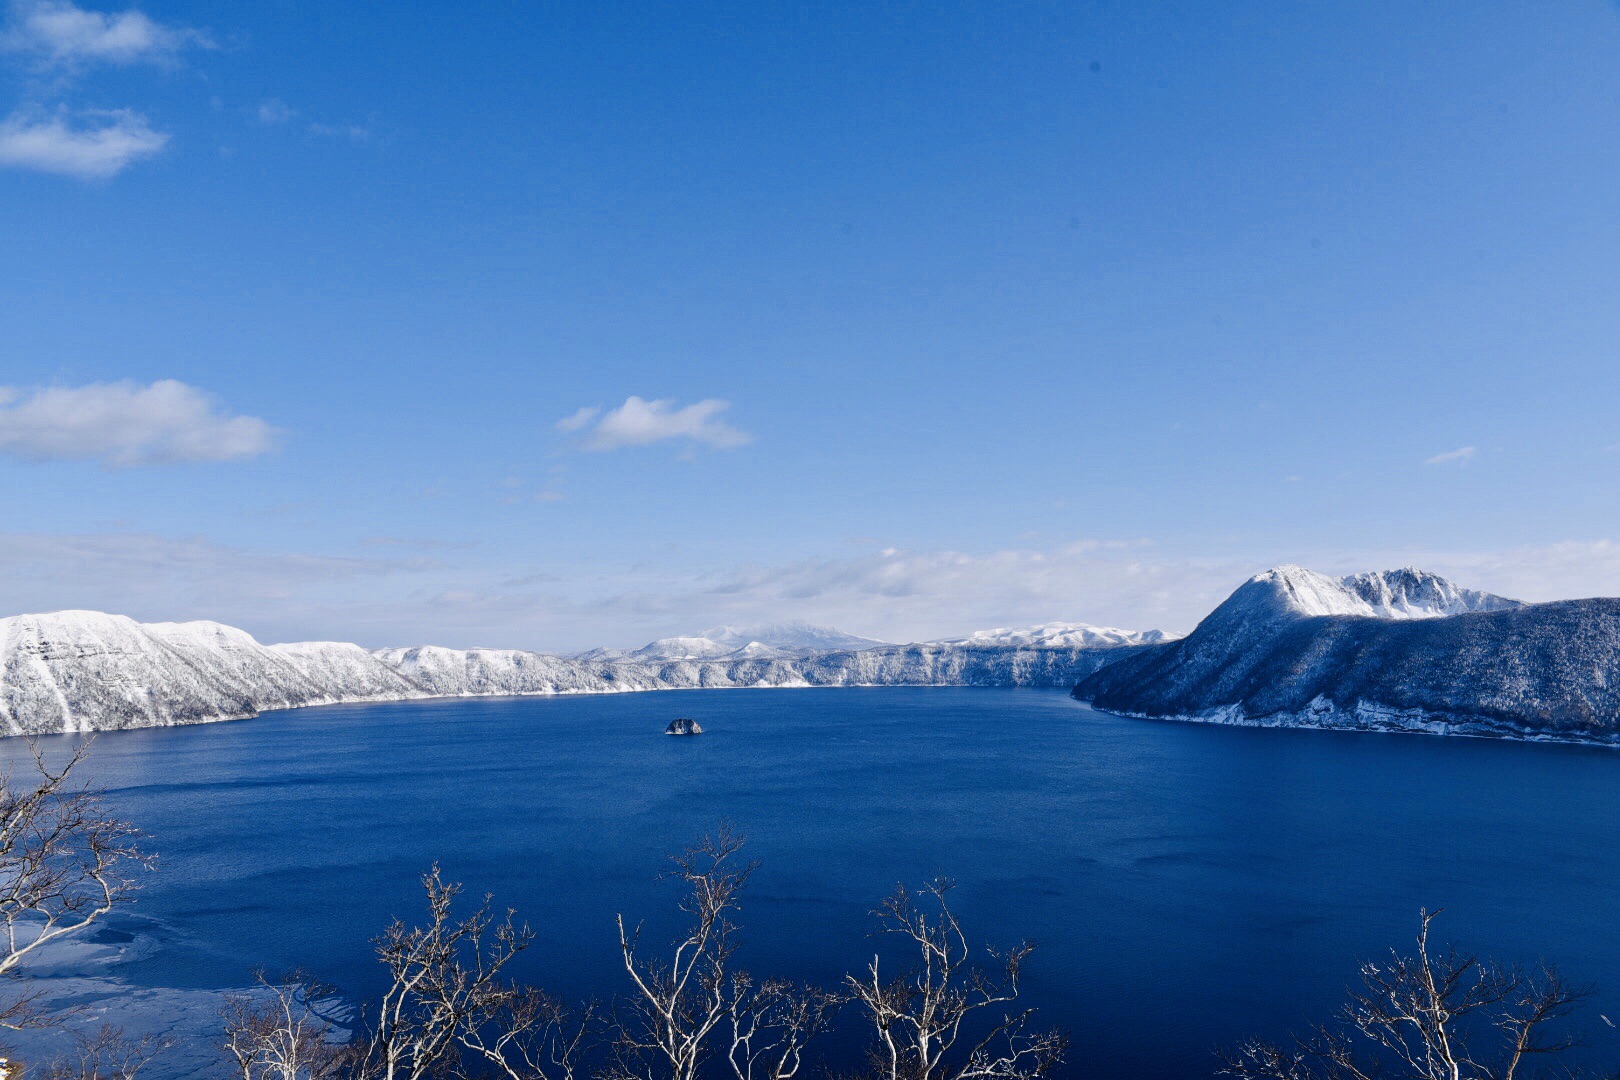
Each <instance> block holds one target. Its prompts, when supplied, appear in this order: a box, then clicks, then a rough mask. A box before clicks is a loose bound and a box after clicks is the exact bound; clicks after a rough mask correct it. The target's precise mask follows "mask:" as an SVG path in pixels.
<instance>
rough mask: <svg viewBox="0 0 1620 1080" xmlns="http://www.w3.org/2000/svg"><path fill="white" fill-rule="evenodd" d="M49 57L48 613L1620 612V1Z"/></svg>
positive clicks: (261, 630)
mask: <svg viewBox="0 0 1620 1080" xmlns="http://www.w3.org/2000/svg"><path fill="white" fill-rule="evenodd" d="M0 34H3V37H0V70H3V78H0V93H3V94H4V95H5V99H4V100H0V251H3V252H4V259H3V261H0V317H3V323H0V325H3V333H0V387H5V388H6V390H4V391H0V399H4V400H3V403H0V486H3V490H4V493H5V502H4V505H5V507H6V509H7V510H8V511H9V513H8V514H7V515H6V520H5V521H3V522H0V565H4V566H5V567H6V570H7V572H6V573H5V574H4V575H3V576H0V610H4V611H6V612H20V611H32V610H48V609H55V608H62V607H93V608H99V609H104V610H115V611H122V612H125V613H127V614H130V615H134V616H136V617H138V618H143V619H164V618H217V619H221V620H224V621H228V622H232V623H235V624H238V625H241V626H243V627H244V628H246V629H248V630H250V631H251V632H253V633H255V634H256V635H258V636H260V637H261V638H264V639H266V640H283V639H289V638H312V637H332V638H343V639H352V640H360V641H362V642H364V643H366V644H372V645H382V644H407V643H415V642H419V641H433V642H439V643H443V644H451V645H470V644H489V645H513V646H524V647H534V648H543V649H556V650H570V649H578V648H585V647H589V646H593V645H599V644H610V645H632V644H637V643H639V642H641V641H644V640H646V639H648V638H650V637H654V636H658V635H661V634H666V633H671V632H677V631H683V630H684V631H692V630H697V629H701V628H702V627H704V626H708V625H712V624H715V623H721V622H739V621H750V620H758V619H763V618H778V619H788V618H805V619H809V620H812V621H817V622H828V623H834V624H836V625H839V626H841V627H843V628H845V629H847V630H849V631H852V632H857V633H863V634H868V635H871V636H877V637H884V638H888V639H892V640H911V639H916V638H926V637H933V636H942V635H946V634H955V633H962V632H966V631H969V630H973V629H976V628H980V627H984V626H990V625H1003V624H1008V623H1018V622H1031V621H1041V620H1046V619H1076V620H1086V621H1092V622H1099V623H1106V624H1114V625H1124V626H1127V627H1132V628H1146V627H1154V626H1159V627H1164V628H1166V629H1187V628H1189V627H1190V626H1191V625H1192V623H1193V622H1195V621H1196V620H1197V618H1198V617H1199V616H1200V615H1201V614H1203V613H1204V612H1205V611H1207V610H1208V608H1209V607H1210V606H1212V605H1213V604H1214V603H1215V602H1217V601H1218V600H1219V599H1220V598H1221V597H1222V596H1223V595H1224V594H1225V593H1226V592H1227V591H1229V590H1230V589H1231V588H1232V587H1233V586H1234V585H1235V584H1237V583H1238V582H1239V581H1241V580H1242V578H1243V577H1244V576H1246V575H1247V574H1249V573H1252V572H1254V571H1256V570H1258V569H1262V568H1264V567H1265V566H1268V565H1271V564H1274V563H1278V562H1299V563H1304V564H1306V565H1310V566H1313V567H1315V568H1317V569H1322V570H1328V571H1341V572H1348V571H1351V570H1359V569H1366V568H1381V567H1384V566H1391V565H1401V564H1404V563H1408V562H1415V563H1418V564H1419V565H1423V566H1426V567H1428V568H1431V569H1435V570H1438V571H1441V572H1448V573H1451V574H1453V575H1455V576H1456V577H1458V578H1459V579H1461V580H1462V581H1463V583H1465V584H1470V585H1475V586H1478V587H1484V588H1493V589H1497V590H1499V591H1503V592H1507V593H1510V594H1512V595H1517V596H1521V597H1524V598H1526V599H1534V600H1539V599H1552V598H1557V597H1562V596H1574V595H1593V594H1600V593H1602V594H1614V593H1617V592H1620V543H1617V541H1620V522H1617V517H1616V501H1615V490H1616V481H1617V480H1620V430H1617V425H1616V424H1615V421H1614V414H1615V407H1616V404H1617V402H1620V364H1617V363H1616V360H1617V351H1620V350H1617V346H1620V303H1617V302H1616V294H1617V285H1620V272H1617V270H1616V268H1617V267H1620V212H1617V211H1620V205H1617V204H1620V7H1617V6H1616V5H1615V4H1613V3H1605V2H1598V0H1582V2H1577V0H1548V2H1546V3H1541V4H1534V5H1527V4H1517V3H1514V4H1509V3H1500V4H1495V3H1456V4H1448V3H1436V4H1423V5H1412V4H1403V3H1388V4H1376V3H1357V4H1322V5H1295V4H1284V3H1276V4H1263V3H1234V4H1219V5H1216V4H1207V3H1162V4H1126V3H1118V4H1087V3H1066V4H1034V3H1031V4H1017V3H1015V4H1000V3H997V4H990V3H986V4H949V5H910V4H906V5H900V4H879V5H873V4H847V5H840V4H822V5H814V6H797V5H757V4H742V3H738V4H704V3H693V4H685V5H676V6H671V5H664V4H656V5H655V4H629V3H626V4H611V3H605V4H564V5H551V4H506V3H500V4H495V3H491V4H455V5H451V4H411V3H395V4H387V5H383V4H375V5H370V4H315V3H303V2H295V0H284V2H277V3H273V4H252V5H224V4H217V3H202V2H192V3H179V2H151V3H146V4H143V5H142V6H140V7H139V8H138V9H131V8H127V7H124V6H119V5H113V6H93V5H90V4H84V5H81V6H75V5H74V4H72V3H68V2H66V0H56V2H51V3H35V2H14V3H11V4H10V5H9V6H7V7H6V8H5V30H4V31H3V32H0ZM632 398H634V399H635V400H634V401H631V400H630V399H632ZM592 409H594V410H597V411H596V412H594V413H591V412H589V411H588V410H592ZM581 410H587V411H586V412H582V411H581ZM569 418H574V421H575V423H574V424H573V425H572V427H571V429H570V430H563V429H560V428H559V427H558V424H559V422H561V421H565V420H568V419H569Z"/></svg>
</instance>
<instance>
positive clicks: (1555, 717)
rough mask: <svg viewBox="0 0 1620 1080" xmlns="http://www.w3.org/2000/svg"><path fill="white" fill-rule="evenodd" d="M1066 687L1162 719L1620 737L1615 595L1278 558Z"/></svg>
mask: <svg viewBox="0 0 1620 1080" xmlns="http://www.w3.org/2000/svg"><path fill="white" fill-rule="evenodd" d="M1074 695H1075V696H1076V697H1078V698H1081V699H1082V700H1086V701H1090V702H1092V703H1093V704H1095V705H1096V706H1097V707H1098V708H1101V709H1105V710H1108V711H1110V712H1118V713H1126V714H1130V715H1136V716H1152V717H1161V718H1169V719H1184V720H1204V721H1211V722H1216V723H1228V724H1248V725H1262V726H1308V727H1340V728H1352V729H1372V730H1401V731H1442V732H1444V731H1456V732H1462V733H1465V734H1479V735H1505V736H1511V737H1519V738H1557V739H1565V740H1572V741H1597V742H1620V600H1606V599H1594V600H1566V601H1560V602H1558V603H1550V604H1523V603H1520V602H1519V601H1517V600H1509V599H1507V598H1505V597H1500V596H1493V595H1491V594H1489V593H1481V592H1475V591H1472V590H1468V589H1462V588H1459V587H1457V586H1456V585H1454V584H1452V583H1451V582H1449V581H1447V580H1445V579H1444V578H1440V577H1437V576H1435V575H1433V574H1427V573H1424V572H1423V571H1419V570H1413V569H1410V568H1408V569H1405V570H1393V571H1387V572H1383V573H1373V574H1357V575H1354V576H1352V577H1346V578H1331V577H1326V576H1323V575H1321V574H1315V573H1312V572H1311V571H1309V570H1304V569H1301V568H1299V567H1295V566H1284V567H1278V568H1276V569H1274V570H1268V571H1266V572H1265V573H1263V574H1259V575H1257V576H1255V577H1253V578H1251V579H1250V580H1249V581H1247V582H1245V583H1244V584H1243V585H1242V586H1240V587H1239V588H1238V589H1237V591H1236V592H1234V593H1233V594H1232V595H1231V596H1230V597H1229V598H1228V599H1227V600H1226V601H1225V602H1224V603H1222V604H1221V605H1220V606H1219V607H1217V608H1216V609H1215V610H1214V611H1213V612H1211V613H1210V614H1209V615H1208V616H1207V617H1206V618H1205V619H1204V621H1203V622H1201V623H1199V624H1198V627H1197V628H1196V629H1195V630H1194V631H1193V632H1192V633H1191V634H1189V635H1188V636H1187V637H1185V638H1182V639H1181V640H1179V641H1174V642H1169V643H1166V644H1161V645H1153V646H1148V647H1146V648H1143V649H1138V650H1132V651H1131V653H1130V654H1129V655H1124V656H1122V657H1121V659H1120V662H1119V663H1117V664H1112V665H1109V666H1107V667H1105V668H1102V669H1099V670H1098V671H1097V672H1094V673H1093V674H1091V675H1090V676H1088V677H1087V678H1085V679H1083V680H1082V681H1081V682H1080V683H1079V685H1077V686H1076V687H1075V689H1074Z"/></svg>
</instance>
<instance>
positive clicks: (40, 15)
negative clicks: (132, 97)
mask: <svg viewBox="0 0 1620 1080" xmlns="http://www.w3.org/2000/svg"><path fill="white" fill-rule="evenodd" d="M0 46H3V47H4V48H5V49H6V50H7V51H9V52H16V53H22V54H25V55H28V56H31V57H33V58H34V59H35V60H36V61H37V62H38V63H40V64H41V65H43V66H46V67H52V68H64V67H73V66H78V65H83V64H86V63H106V64H136V63H164V62H168V61H171V60H173V59H174V57H175V56H176V55H177V54H178V53H179V52H180V51H181V50H183V49H185V48H188V47H198V48H211V47H212V46H213V42H212V41H211V39H210V38H209V37H208V35H207V34H205V33H203V32H202V31H200V30H193V29H190V28H188V27H183V26H166V25H164V24H162V23H159V22H156V21H154V20H152V19H150V18H148V17H147V16H146V15H143V14H142V13H141V12H139V11H134V10H129V11H120V12H103V11H90V10H87V9H85V8H81V7H79V6H78V5H76V4H73V3H71V2H69V0H22V2H17V3H13V4H12V5H11V19H10V25H9V26H8V27H7V29H6V31H5V32H4V34H0Z"/></svg>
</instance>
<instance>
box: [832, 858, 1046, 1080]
mask: <svg viewBox="0 0 1620 1080" xmlns="http://www.w3.org/2000/svg"><path fill="white" fill-rule="evenodd" d="M954 887H955V884H954V882H951V881H949V880H947V879H943V878H942V879H938V880H936V881H933V882H931V883H929V884H928V885H926V886H924V887H923V889H922V890H921V892H920V893H919V894H916V895H913V894H912V893H911V892H909V891H908V890H907V889H906V888H905V887H903V886H902V887H901V888H899V889H897V890H896V891H895V893H894V895H893V896H891V897H890V898H889V899H887V900H885V901H884V902H883V903H882V904H881V905H880V906H879V907H878V908H877V910H876V911H874V912H873V915H875V916H876V917H877V919H878V924H879V932H880V933H883V934H892V935H896V936H898V937H900V938H901V939H903V940H904V941H905V942H906V943H907V944H908V945H909V946H911V947H913V948H915V950H916V955H917V958H918V963H917V966H916V967H915V968H913V969H912V970H911V971H909V972H907V973H905V974H903V975H901V976H900V977H898V978H895V979H891V980H887V981H886V980H885V979H884V978H883V976H882V974H881V973H880V971H879V960H878V957H876V956H874V957H873V958H872V962H871V964H869V965H868V966H867V969H866V972H865V973H864V974H862V975H860V976H855V975H850V976H848V977H846V978H845V980H844V985H845V987H846V988H847V989H848V991H849V995H850V997H851V998H852V999H853V1000H854V1001H856V1002H858V1003H859V1004H860V1005H861V1006H862V1007H863V1008H864V1010H865V1011H866V1014H867V1016H868V1018H869V1019H870V1021H871V1022H872V1025H873V1027H874V1028H875V1029H876V1034H877V1048H876V1050H875V1052H874V1061H873V1066H874V1071H875V1072H876V1073H877V1074H878V1075H879V1076H880V1077H882V1078H883V1080H1019V1078H1030V1077H1040V1076H1044V1075H1046V1074H1047V1073H1048V1072H1049V1071H1050V1070H1051V1069H1052V1068H1053V1066H1055V1065H1057V1064H1058V1063H1059V1062H1061V1061H1062V1060H1063V1054H1064V1052H1065V1050H1066V1049H1067V1039H1066V1038H1065V1037H1064V1036H1063V1035H1062V1034H1061V1033H1059V1032H1056V1031H1035V1030H1032V1029H1031V1028H1030V1026H1029V1019H1030V1016H1031V1014H1032V1013H1033V1011H1034V1010H1032V1009H1023V1010H1021V1011H1003V1010H1000V1009H999V1008H998V1007H1000V1006H1008V1005H1011V1004H1012V1003H1013V1002H1014V1001H1016V1000H1017V998H1018V994H1019V980H1020V977H1021V974H1022V971H1023V964H1024V961H1025V959H1026V958H1028V956H1029V954H1030V953H1031V952H1032V951H1033V949H1034V946H1032V945H1030V944H1028V943H1027V942H1026V943H1024V944H1020V945H1018V946H1016V947H1015V948H1013V949H1011V950H1009V951H1007V952H996V951H995V950H993V949H986V950H985V951H986V953H987V954H988V955H989V956H990V957H991V959H993V960H994V961H995V962H996V964H997V967H998V969H999V970H998V971H997V973H996V974H995V975H994V976H992V975H991V974H990V973H988V972H986V971H985V970H983V969H982V968H979V967H976V966H974V965H973V963H972V949H971V948H970V946H969V944H968V939H967V934H966V933H965V932H964V931H963V929H962V924H961V922H960V921H959V920H958V919H957V917H956V914H955V912H953V911H952V910H951V906H950V902H949V893H950V891H951V889H952V888H954ZM987 1009H988V1010H995V1011H996V1012H1000V1013H1001V1015H1000V1017H999V1018H995V1019H992V1017H994V1015H995V1013H994V1012H992V1013H990V1014H987V1016H986V1018H987V1019H988V1020H989V1024H990V1027H989V1030H988V1031H986V1032H984V1033H983V1034H981V1035H979V1037H978V1039H977V1041H975V1042H972V1043H971V1044H969V1043H965V1042H964V1041H963V1036H964V1033H965V1032H966V1031H968V1030H969V1029H971V1028H974V1027H975V1025H974V1024H973V1020H974V1019H975V1018H976V1017H978V1015H979V1014H980V1013H981V1012H982V1011H983V1010H987ZM959 1045H960V1046H962V1047H964V1048H965V1053H963V1054H956V1053H954V1051H956V1048H957V1047H958V1046H959Z"/></svg>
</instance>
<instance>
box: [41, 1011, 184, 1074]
mask: <svg viewBox="0 0 1620 1080" xmlns="http://www.w3.org/2000/svg"><path fill="white" fill-rule="evenodd" d="M73 1039H74V1042H75V1043H76V1044H77V1051H76V1052H75V1054H74V1056H73V1057H71V1058H61V1059H58V1060H56V1061H53V1062H51V1063H49V1064H48V1065H46V1066H44V1067H43V1068H42V1069H40V1070H39V1073H38V1076H39V1080H136V1077H137V1076H138V1075H139V1074H140V1072H141V1070H142V1069H144V1068H146V1066H147V1065H149V1064H150V1063H151V1061H152V1059H153V1058H155V1057H157V1056H158V1055H159V1054H161V1053H163V1051H165V1050H167V1049H168V1048H169V1047H170V1046H172V1045H173V1044H172V1043H171V1042H170V1041H169V1040H168V1039H166V1038H164V1037H162V1036H160V1035H142V1036H140V1037H139V1038H132V1037H130V1036H128V1035H125V1034H124V1030H123V1029H122V1028H119V1027H116V1026H114V1025H112V1024H105V1025H103V1026H102V1027H100V1028H97V1029H96V1030H94V1031H75V1032H74V1033H73ZM29 1075H33V1074H32V1073H30V1074H29Z"/></svg>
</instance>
